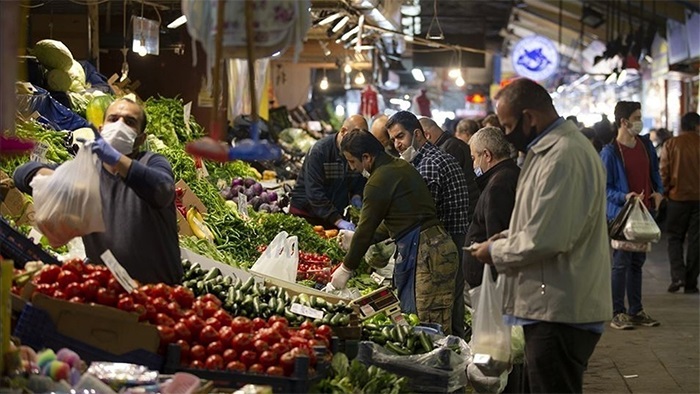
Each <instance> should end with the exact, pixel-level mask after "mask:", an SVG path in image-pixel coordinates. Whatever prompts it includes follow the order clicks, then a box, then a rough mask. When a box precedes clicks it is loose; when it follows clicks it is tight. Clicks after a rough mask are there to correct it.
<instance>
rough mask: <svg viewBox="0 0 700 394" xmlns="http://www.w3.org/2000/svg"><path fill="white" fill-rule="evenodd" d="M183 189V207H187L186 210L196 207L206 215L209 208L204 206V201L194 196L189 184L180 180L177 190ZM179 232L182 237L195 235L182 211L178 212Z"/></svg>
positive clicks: (176, 186) (176, 185)
mask: <svg viewBox="0 0 700 394" xmlns="http://www.w3.org/2000/svg"><path fill="white" fill-rule="evenodd" d="M178 187H179V188H181V189H182V191H183V195H182V205H184V206H185V209H186V210H187V209H189V208H190V207H195V208H197V210H198V211H199V212H200V213H202V214H204V213H206V212H207V207H205V206H204V204H203V203H202V201H201V200H200V199H199V197H197V195H195V194H194V192H193V191H192V189H190V187H189V186H187V183H185V181H183V180H182V179H180V180H179V181H178V182H177V183H176V184H175V188H178ZM177 232H178V234H180V235H183V236H186V237H189V236H191V235H194V233H193V232H192V229H191V228H190V225H189V223H187V218H186V217H185V216H183V215H182V214H181V213H180V211H177Z"/></svg>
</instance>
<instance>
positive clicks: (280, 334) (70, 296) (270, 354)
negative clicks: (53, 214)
mask: <svg viewBox="0 0 700 394" xmlns="http://www.w3.org/2000/svg"><path fill="white" fill-rule="evenodd" d="M33 283H34V285H35V291H36V292H39V293H42V294H45V295H48V296H50V297H54V298H60V299H64V300H67V301H69V302H78V303H96V304H101V305H106V306H110V307H115V308H118V309H121V310H124V311H127V312H131V313H137V314H138V315H139V321H142V322H148V323H151V324H153V325H155V326H156V328H157V329H158V333H159V334H160V339H161V344H160V345H161V347H160V349H161V351H162V352H164V351H165V350H166V349H167V346H168V345H169V344H172V343H175V344H177V345H178V346H179V347H180V363H181V365H182V366H184V367H189V368H196V369H211V370H224V369H226V370H233V371H247V372H252V373H266V374H269V375H278V376H289V375H291V374H292V373H293V372H294V364H295V359H296V357H297V356H307V357H309V365H310V368H314V367H315V365H316V361H317V360H316V354H315V352H314V347H317V346H323V347H325V348H328V349H329V344H330V339H331V336H332V335H333V333H332V329H331V327H330V326H327V325H322V326H320V327H318V328H317V327H315V326H314V325H313V323H311V322H310V321H306V322H304V323H303V324H302V325H301V326H300V327H299V328H290V327H289V324H288V322H287V319H285V318H284V317H281V316H272V317H270V318H269V319H268V320H265V319H262V318H255V319H249V318H247V317H242V316H237V317H233V316H231V315H230V314H229V313H228V312H226V311H225V310H224V309H222V308H221V300H219V299H218V298H217V297H216V296H214V295H212V294H205V295H203V296H201V297H198V298H196V299H195V297H194V294H193V293H192V291H190V290H189V289H187V288H185V287H183V286H174V287H173V286H169V285H166V284H162V283H160V284H156V285H150V284H149V285H143V286H140V287H139V288H138V289H136V290H134V291H132V292H131V293H127V292H126V291H125V290H124V288H122V286H121V285H120V284H119V282H117V280H116V279H115V278H114V277H113V276H112V273H111V272H110V271H109V270H107V268H106V267H104V266H101V265H92V264H83V262H82V261H81V260H71V261H67V262H66V263H64V264H63V265H62V266H56V265H48V266H45V267H44V268H43V269H42V270H41V271H39V272H38V273H37V274H36V275H35V276H34V279H33Z"/></svg>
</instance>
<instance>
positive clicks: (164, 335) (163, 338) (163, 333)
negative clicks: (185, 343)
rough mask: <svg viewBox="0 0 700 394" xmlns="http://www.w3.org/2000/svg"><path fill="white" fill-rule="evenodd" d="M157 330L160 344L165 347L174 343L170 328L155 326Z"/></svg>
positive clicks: (173, 333) (172, 332)
mask: <svg viewBox="0 0 700 394" xmlns="http://www.w3.org/2000/svg"><path fill="white" fill-rule="evenodd" d="M156 329H158V335H160V344H161V345H167V344H169V343H172V342H175V331H174V330H173V328H172V327H168V326H160V325H159V326H156Z"/></svg>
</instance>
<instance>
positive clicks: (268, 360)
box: [258, 350, 277, 367]
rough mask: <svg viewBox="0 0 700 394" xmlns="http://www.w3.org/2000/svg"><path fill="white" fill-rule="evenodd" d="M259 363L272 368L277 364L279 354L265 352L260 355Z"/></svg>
mask: <svg viewBox="0 0 700 394" xmlns="http://www.w3.org/2000/svg"><path fill="white" fill-rule="evenodd" d="M258 361H260V364H262V365H263V366H264V367H269V366H272V365H274V364H276V363H277V353H275V352H273V351H270V350H265V351H264V352H262V353H260V358H259V359H258Z"/></svg>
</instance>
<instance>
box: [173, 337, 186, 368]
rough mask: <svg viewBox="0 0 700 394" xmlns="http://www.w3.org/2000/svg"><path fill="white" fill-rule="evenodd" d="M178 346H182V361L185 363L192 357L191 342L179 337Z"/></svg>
mask: <svg viewBox="0 0 700 394" xmlns="http://www.w3.org/2000/svg"><path fill="white" fill-rule="evenodd" d="M175 343H177V345H178V346H180V363H183V362H185V361H187V360H189V359H190V344H189V343H188V342H187V341H185V340H182V339H178V340H177V342H175Z"/></svg>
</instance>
